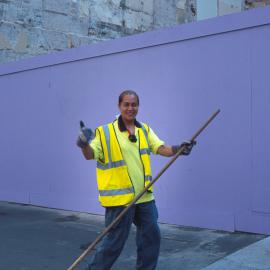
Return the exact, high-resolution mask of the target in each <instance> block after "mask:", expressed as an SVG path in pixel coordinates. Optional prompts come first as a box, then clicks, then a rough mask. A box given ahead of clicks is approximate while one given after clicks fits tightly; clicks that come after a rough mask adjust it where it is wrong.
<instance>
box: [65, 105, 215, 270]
mask: <svg viewBox="0 0 270 270" xmlns="http://www.w3.org/2000/svg"><path fill="white" fill-rule="evenodd" d="M219 112H220V110H217V111H216V112H215V113H213V114H212V115H211V117H210V118H209V119H208V120H207V121H206V122H205V124H204V125H203V126H202V127H201V128H200V129H198V131H197V132H196V133H195V134H194V135H193V136H192V137H191V139H190V142H193V141H195V139H196V138H197V137H198V136H199V135H200V134H201V132H202V131H203V130H204V129H205V128H206V127H207V126H208V125H209V124H210V122H212V120H213V119H214V118H215V117H216V116H217V114H218V113H219ZM183 150H184V146H183V147H181V148H180V149H179V151H178V152H177V153H176V154H175V155H174V156H173V157H172V159H171V160H170V161H169V162H168V163H167V164H166V165H165V166H164V168H163V169H162V170H161V171H160V172H159V174H158V175H157V176H156V177H155V178H154V179H153V180H152V181H151V182H150V183H149V184H148V185H147V186H145V188H144V189H143V190H142V191H141V192H140V193H139V194H138V195H137V196H136V197H135V198H134V199H133V200H132V202H131V203H130V204H129V205H128V206H127V207H126V208H125V209H124V210H123V211H122V212H121V213H120V214H119V215H118V216H117V218H116V219H115V220H114V221H113V222H112V223H111V224H110V225H109V226H108V227H106V228H105V229H104V231H103V232H102V233H101V234H100V235H99V236H98V237H97V238H96V240H95V241H94V242H92V243H91V244H90V245H89V247H88V248H87V249H86V250H85V251H84V252H83V253H82V254H81V255H80V256H79V257H78V258H77V259H76V260H75V261H74V262H73V263H72V265H71V266H70V267H69V268H68V269H67V270H73V269H75V268H76V267H77V266H78V264H79V263H80V262H81V261H82V260H83V259H84V258H85V257H86V256H87V254H88V253H90V251H91V250H92V249H93V248H94V247H95V246H96V245H97V244H98V243H99V241H100V240H101V239H102V238H103V237H104V236H105V235H106V234H107V233H108V232H109V231H110V230H111V228H112V227H113V226H114V225H115V224H116V223H117V222H118V221H119V220H120V219H121V218H122V217H123V215H125V213H126V212H127V211H128V210H129V209H130V208H131V207H132V206H133V205H134V204H135V203H136V202H137V201H138V200H139V199H140V198H141V197H142V196H143V195H144V194H145V193H146V192H147V190H148V189H149V188H150V187H151V186H152V185H153V184H154V183H155V182H156V181H157V180H158V179H159V177H160V176H161V175H162V174H163V173H164V172H165V171H166V170H167V169H168V168H169V167H170V166H171V165H172V163H173V162H174V161H175V160H176V159H177V158H178V157H179V156H180V155H181V154H182V152H183Z"/></svg>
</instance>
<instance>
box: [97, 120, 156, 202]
mask: <svg viewBox="0 0 270 270" xmlns="http://www.w3.org/2000/svg"><path fill="white" fill-rule="evenodd" d="M97 131H98V133H99V135H100V140H101V145H102V150H103V156H104V160H98V161H97V168H96V171H97V184H98V191H99V201H100V203H101V205H102V206H105V207H106V206H120V205H127V204H129V203H130V202H131V201H132V200H133V198H134V194H135V192H134V187H133V184H132V179H130V176H129V174H128V169H127V165H126V163H125V160H124V159H123V155H122V153H121V146H120V145H119V142H118V139H117V135H116V132H115V130H114V125H113V123H110V124H108V125H104V126H100V127H98V128H97ZM148 132H149V127H148V126H147V125H146V124H143V123H141V128H139V129H138V135H139V136H138V140H139V149H138V150H139V153H140V157H141V161H142V164H143V169H144V186H146V185H148V184H149V182H150V181H151V180H152V173H151V164H150V148H149V142H148ZM148 191H150V192H152V191H153V190H152V187H151V188H149V190H148Z"/></svg>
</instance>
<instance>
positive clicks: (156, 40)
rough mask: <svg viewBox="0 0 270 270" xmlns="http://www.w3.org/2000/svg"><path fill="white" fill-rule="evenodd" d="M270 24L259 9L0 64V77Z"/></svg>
mask: <svg viewBox="0 0 270 270" xmlns="http://www.w3.org/2000/svg"><path fill="white" fill-rule="evenodd" d="M267 24H270V7H262V8H256V9H251V10H248V11H242V12H239V13H234V14H229V15H225V16H221V17H215V18H211V19H207V20H202V21H198V22H193V23H186V24H180V25H177V26H174V27H169V28H161V29H158V30H155V31H149V32H145V33H140V34H135V35H131V36H126V37H122V38H118V39H115V40H109V41H103V42H99V43H96V44H91V45H85V46H82V47H79V48H74V49H66V50H63V51H61V52H57V53H50V54H45V55H40V56H35V57H32V58H27V59H24V60H19V61H14V62H9V63H5V64H1V65H0V76H3V75H8V74H13V73H18V72H22V71H28V70H33V69H38V68H44V67H49V66H54V65H59V64H65V63H69V62H74V61H79V60H83V59H90V58H94V57H100V56H105V55H110V54H115V53H121V52H126V51H131V50H138V49H142V48H146V47H152V46H159V45H163V44H168V43H173V42H179V41H184V40H189V39H195V38H201V37H205V36H211V35H216V34H221V33H226V32H231V31H237V30H242V29H247V28H252V27H258V26H263V25H267Z"/></svg>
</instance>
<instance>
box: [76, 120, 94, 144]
mask: <svg viewBox="0 0 270 270" xmlns="http://www.w3.org/2000/svg"><path fill="white" fill-rule="evenodd" d="M93 138H94V132H93V131H92V130H91V129H90V128H87V127H85V125H84V122H83V121H80V133H79V136H78V138H77V146H79V147H80V148H85V147H86V146H88V145H89V142H90V140H92V139H93Z"/></svg>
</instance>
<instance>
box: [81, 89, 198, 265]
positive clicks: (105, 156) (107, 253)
mask: <svg viewBox="0 0 270 270" xmlns="http://www.w3.org/2000/svg"><path fill="white" fill-rule="evenodd" d="M118 108H119V111H120V116H119V117H118V118H117V119H116V120H115V121H113V122H112V123H109V124H106V125H103V126H100V127H98V128H97V129H96V131H95V135H93V132H92V130H91V129H89V128H86V127H82V128H81V133H80V135H79V137H78V139H77V145H78V146H79V147H80V148H81V150H82V153H83V155H84V157H85V159H87V160H91V159H95V160H96V161H97V166H96V172H97V185H98V191H99V201H100V203H101V205H102V206H104V207H105V225H106V227H107V226H108V225H109V224H110V223H111V222H112V221H113V220H114V219H115V218H116V217H117V216H118V215H119V213H120V212H121V211H122V210H123V209H124V207H125V206H126V205H128V204H129V203H130V202H131V201H132V200H133V199H134V197H135V196H136V195H138V194H139V193H140V192H141V191H142V190H143V189H144V187H145V186H146V185H147V184H149V182H150V181H151V180H152V171H151V162H150V153H153V154H158V155H162V156H165V157H171V156H173V155H174V154H176V153H177V151H178V150H179V149H180V147H181V146H182V145H183V146H184V151H183V154H184V155H188V154H189V153H190V151H191V149H192V147H193V145H194V143H191V142H184V143H183V144H181V145H174V146H169V145H165V144H164V142H163V141H162V140H160V139H159V138H158V136H157V135H156V134H155V132H154V131H153V130H152V129H151V128H150V127H149V126H148V125H147V124H145V123H142V122H139V121H137V119H136V115H137V113H138V109H139V97H138V95H137V94H136V93H135V92H134V91H131V90H127V91H124V92H122V93H121V94H120V96H119V101H118ZM93 137H94V138H93ZM91 139H93V140H92V141H91ZM157 220H158V211H157V208H156V205H155V200H154V195H153V189H152V187H151V188H149V190H148V191H147V192H146V193H145V194H144V195H143V196H142V197H141V198H140V199H139V200H138V201H137V203H136V204H135V205H134V206H133V207H131V208H130V209H129V211H128V212H127V213H126V214H125V215H124V216H123V217H122V219H121V220H120V221H119V223H118V224H117V225H116V226H115V227H113V228H112V229H111V230H110V231H109V232H108V234H107V235H106V236H105V237H104V238H103V240H102V242H101V245H100V246H99V248H98V249H97V250H96V251H95V253H94V255H93V257H92V260H91V262H90V264H89V265H88V268H87V269H88V270H90V269H91V270H109V269H111V267H112V265H113V263H114V262H115V261H116V259H117V258H118V256H119V255H120V253H121V251H122V249H123V247H124V245H125V242H126V240H127V238H128V235H129V231H130V228H131V224H132V223H134V224H135V226H136V228H137V233H136V244H137V263H136V269H138V270H153V269H155V268H156V265H157V261H158V256H159V249H160V230H159V226H158V224H157Z"/></svg>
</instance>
